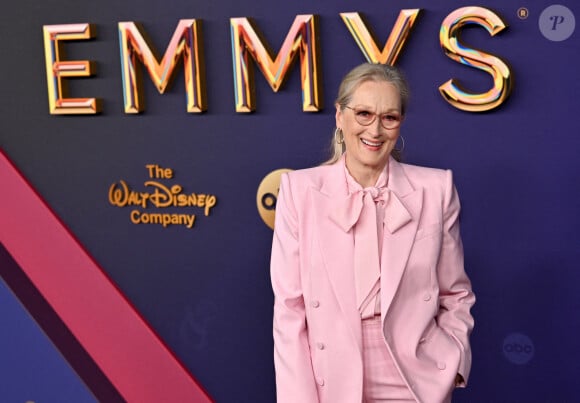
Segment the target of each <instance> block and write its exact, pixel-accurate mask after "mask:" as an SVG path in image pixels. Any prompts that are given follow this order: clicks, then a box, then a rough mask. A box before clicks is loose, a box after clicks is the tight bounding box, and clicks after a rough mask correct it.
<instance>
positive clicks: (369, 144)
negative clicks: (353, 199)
mask: <svg viewBox="0 0 580 403" xmlns="http://www.w3.org/2000/svg"><path fill="white" fill-rule="evenodd" d="M346 106H347V107H346V108H342V107H341V106H340V105H336V127H338V128H340V129H342V132H343V133H344V144H345V147H346V166H347V168H348V170H349V172H350V174H351V175H352V176H353V177H354V179H355V180H356V181H357V182H359V183H360V184H361V185H362V186H363V187H368V186H373V185H374V184H375V183H376V180H377V179H378V177H379V175H380V173H381V171H382V170H383V169H384V167H385V165H386V164H387V162H388V160H389V155H390V154H391V151H392V150H393V148H394V147H395V143H396V142H397V138H398V137H399V130H400V126H398V127H396V128H393V129H385V128H384V127H383V125H385V126H389V124H388V121H389V120H393V119H399V120H401V119H402V111H401V96H400V94H399V90H398V89H397V87H395V86H394V85H393V84H391V83H389V82H388V81H365V82H363V83H362V84H360V85H359V86H358V88H357V89H356V90H355V91H354V92H353V94H352V97H351V99H350V101H349V102H348V104H347V105H346ZM351 108H352V109H351ZM369 113H370V114H375V115H376V118H375V120H374V121H373V122H372V123H371V124H370V125H368V126H365V125H362V124H360V123H359V121H364V120H363V119H362V118H364V117H366V116H368V114H369ZM357 114H358V115H359V119H358V121H357V118H356V116H355V115H357ZM381 122H383V123H381Z"/></svg>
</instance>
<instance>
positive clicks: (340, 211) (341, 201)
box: [330, 187, 411, 234]
mask: <svg viewBox="0 0 580 403" xmlns="http://www.w3.org/2000/svg"><path fill="white" fill-rule="evenodd" d="M365 201H366V203H367V205H369V206H370V205H371V201H372V202H373V203H372V205H375V203H374V202H381V201H382V202H383V203H384V211H385V214H384V224H385V227H386V228H387V230H388V231H389V232H390V233H391V234H392V233H393V232H395V231H396V230H398V229H399V228H401V227H402V226H403V225H405V224H407V223H408V222H409V221H411V214H409V211H408V210H407V208H406V207H405V205H404V204H403V202H401V200H400V199H399V197H398V196H397V195H396V194H395V193H394V192H393V191H391V190H390V189H389V188H386V187H384V188H376V187H368V188H366V189H362V190H359V191H356V192H353V193H351V194H349V195H347V196H346V197H343V198H338V197H335V198H333V204H334V208H333V209H332V211H331V212H330V218H331V219H332V221H334V222H335V223H336V224H337V225H338V226H339V227H340V228H342V229H343V231H344V232H348V231H349V230H350V229H351V228H352V227H353V226H354V225H355V224H356V223H357V222H358V221H359V219H360V217H361V213H362V211H363V207H364V206H365ZM375 222H376V219H375Z"/></svg>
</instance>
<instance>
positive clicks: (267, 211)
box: [256, 169, 292, 229]
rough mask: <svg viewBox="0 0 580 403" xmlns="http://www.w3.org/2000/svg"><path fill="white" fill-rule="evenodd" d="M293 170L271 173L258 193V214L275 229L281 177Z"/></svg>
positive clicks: (263, 181) (263, 180) (259, 187)
mask: <svg viewBox="0 0 580 403" xmlns="http://www.w3.org/2000/svg"><path fill="white" fill-rule="evenodd" d="M291 171H292V170H291V169H277V170H275V171H272V172H270V173H269V174H268V175H266V176H265V177H264V179H262V182H260V186H258V193H256V204H257V205H258V212H259V213H260V217H262V220H263V221H264V223H265V224H266V225H267V226H268V227H270V228H271V229H274V217H275V215H276V200H277V199H278V190H279V189H280V177H281V176H282V174H283V173H285V172H291Z"/></svg>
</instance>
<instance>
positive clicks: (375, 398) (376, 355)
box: [362, 316, 415, 403]
mask: <svg viewBox="0 0 580 403" xmlns="http://www.w3.org/2000/svg"><path fill="white" fill-rule="evenodd" d="M362 336H363V362H364V374H363V403H380V402H391V403H392V402H414V401H415V398H414V397H413V395H412V394H411V392H410V391H409V388H408V386H407V384H406V383H405V381H404V380H403V378H402V377H401V374H399V371H398V370H397V367H396V366H395V363H394V362H393V359H392V357H391V355H390V353H389V350H387V345H386V344H385V340H384V336H383V326H382V323H381V317H380V316H375V317H373V318H369V319H364V320H363V321H362Z"/></svg>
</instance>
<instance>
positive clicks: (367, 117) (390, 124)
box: [344, 105, 401, 129]
mask: <svg viewBox="0 0 580 403" xmlns="http://www.w3.org/2000/svg"><path fill="white" fill-rule="evenodd" d="M344 107H345V108H347V109H350V110H351V111H353V112H354V119H355V120H356V121H357V122H358V124H360V125H363V126H369V125H370V124H372V123H373V122H374V121H375V119H376V118H377V114H376V113H374V112H371V111H368V110H366V109H357V108H351V107H350V106H347V105H345V106H344ZM378 116H379V119H380V122H381V126H383V127H384V128H385V129H394V128H396V127H398V126H399V125H400V124H401V116H400V115H398V114H394V113H385V114H383V115H378Z"/></svg>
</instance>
